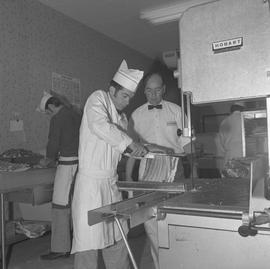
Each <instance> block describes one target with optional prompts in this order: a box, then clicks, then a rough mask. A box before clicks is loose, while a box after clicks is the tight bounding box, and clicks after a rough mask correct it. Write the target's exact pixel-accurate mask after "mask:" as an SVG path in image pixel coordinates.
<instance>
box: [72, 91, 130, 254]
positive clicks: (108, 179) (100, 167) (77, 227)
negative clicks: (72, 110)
mask: <svg viewBox="0 0 270 269" xmlns="http://www.w3.org/2000/svg"><path fill="white" fill-rule="evenodd" d="M126 128H127V118H126V116H125V115H124V114H122V115H119V114H118V112H117V110H116V108H115V106H114V104H113V102H112V100H111V98H110V96H109V94H108V93H106V92H104V91H101V90H98V91H95V92H94V93H93V94H91V95H90V97H89V98H88V100H87V102H86V105H85V107H84V113H83V118H82V123H81V128H80V142H79V170H78V174H77V177H76V182H75V189H74V197H73V203H72V212H73V213H72V214H73V233H74V235H73V245H72V251H71V252H72V253H75V252H78V251H86V250H91V249H102V248H105V247H107V246H110V245H113V244H114V242H115V241H118V240H120V239H121V235H120V232H119V229H118V227H117V225H116V223H114V222H110V223H105V222H102V223H99V224H96V225H94V226H89V225H88V216H87V212H88V211H89V210H92V209H95V208H98V207H101V206H105V205H108V204H111V203H113V202H117V201H120V200H121V199H122V197H121V193H120V192H119V191H118V188H117V186H116V181H117V174H116V170H117V165H118V162H119V160H120V158H121V153H122V152H123V151H124V150H125V149H126V148H127V146H128V145H129V144H131V143H132V139H131V138H130V137H129V136H128V135H127V134H126V132H125V130H126ZM123 226H124V229H125V230H126V232H127V225H126V223H123Z"/></svg>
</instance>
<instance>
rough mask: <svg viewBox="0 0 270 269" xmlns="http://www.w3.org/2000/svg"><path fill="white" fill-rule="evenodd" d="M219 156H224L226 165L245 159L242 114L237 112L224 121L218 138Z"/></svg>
mask: <svg viewBox="0 0 270 269" xmlns="http://www.w3.org/2000/svg"><path fill="white" fill-rule="evenodd" d="M217 150H218V155H221V156H224V164H225V163H226V162H227V161H228V160H230V159H232V158H237V157H243V142H242V124H241V112H240V111H235V112H233V113H232V114H231V115H230V116H228V117H227V118H226V119H224V120H223V121H222V123H221V124H220V127H219V133H218V136H217Z"/></svg>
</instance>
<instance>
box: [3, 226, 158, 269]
mask: <svg viewBox="0 0 270 269" xmlns="http://www.w3.org/2000/svg"><path fill="white" fill-rule="evenodd" d="M128 241H129V244H130V247H131V249H132V252H133V255H134V257H135V260H136V262H137V266H138V268H139V269H154V264H153V261H152V257H151V254H150V248H149V242H148V240H147V238H146V235H145V232H144V229H143V226H141V227H140V226H138V227H135V228H134V229H133V230H132V231H131V232H130V234H129V238H128ZM49 249H50V234H47V235H45V236H43V237H40V238H36V239H29V240H25V241H22V242H20V243H17V244H15V245H13V247H12V249H11V251H10V259H9V264H8V266H7V269H48V268H50V269H56V268H57V269H58V268H59V269H72V268H73V259H74V258H73V255H71V256H70V257H69V258H63V259H58V260H54V261H43V260H41V259H40V255H41V254H44V253H46V252H48V251H49ZM131 268H132V267H131ZM99 269H105V267H104V265H103V262H102V259H100V264H99Z"/></svg>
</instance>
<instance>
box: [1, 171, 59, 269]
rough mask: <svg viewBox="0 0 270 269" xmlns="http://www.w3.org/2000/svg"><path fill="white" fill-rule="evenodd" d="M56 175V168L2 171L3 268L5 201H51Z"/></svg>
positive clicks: (34, 203)
mask: <svg viewBox="0 0 270 269" xmlns="http://www.w3.org/2000/svg"><path fill="white" fill-rule="evenodd" d="M54 175H55V168H37V169H29V170H27V171H22V172H0V200H1V253H2V269H6V243H7V242H6V231H5V227H6V226H5V224H6V214H5V206H4V204H5V201H10V202H23V203H32V204H33V205H37V204H42V203H45V202H50V201H51V195H52V185H53V182H54ZM15 242H16V241H15Z"/></svg>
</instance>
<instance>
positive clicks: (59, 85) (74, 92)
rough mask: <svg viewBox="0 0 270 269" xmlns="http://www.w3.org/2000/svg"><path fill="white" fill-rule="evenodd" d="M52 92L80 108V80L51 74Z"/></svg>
mask: <svg viewBox="0 0 270 269" xmlns="http://www.w3.org/2000/svg"><path fill="white" fill-rule="evenodd" d="M52 90H53V91H54V92H56V93H58V94H60V95H63V96H65V97H66V98H67V99H68V100H69V101H70V102H71V103H72V104H73V105H76V106H78V107H79V106H80V103H81V89H80V79H78V78H73V77H69V76H66V75H62V74H57V73H54V72H53V73H52Z"/></svg>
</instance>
